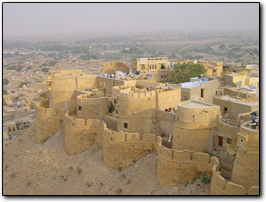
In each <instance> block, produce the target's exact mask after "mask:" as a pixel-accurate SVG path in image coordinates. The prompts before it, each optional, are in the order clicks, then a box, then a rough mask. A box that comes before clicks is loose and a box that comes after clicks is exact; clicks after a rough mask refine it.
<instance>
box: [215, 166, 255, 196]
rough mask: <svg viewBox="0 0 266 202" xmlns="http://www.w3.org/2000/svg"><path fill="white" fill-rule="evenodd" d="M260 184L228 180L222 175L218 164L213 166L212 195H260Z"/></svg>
mask: <svg viewBox="0 0 266 202" xmlns="http://www.w3.org/2000/svg"><path fill="white" fill-rule="evenodd" d="M259 190H260V188H259V186H251V187H250V188H249V189H245V187H244V186H242V185H240V184H236V183H233V182H230V181H227V180H226V179H224V178H223V177H222V176H221V173H220V172H219V168H218V166H216V165H214V166H213V171H212V179H211V191H210V195H259Z"/></svg>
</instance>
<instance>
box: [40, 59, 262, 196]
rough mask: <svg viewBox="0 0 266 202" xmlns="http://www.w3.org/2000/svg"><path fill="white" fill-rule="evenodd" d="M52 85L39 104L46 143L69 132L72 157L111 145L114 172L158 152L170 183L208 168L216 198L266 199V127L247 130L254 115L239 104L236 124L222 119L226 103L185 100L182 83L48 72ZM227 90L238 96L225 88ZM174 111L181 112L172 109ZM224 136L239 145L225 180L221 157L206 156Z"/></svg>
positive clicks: (161, 173) (107, 152) (108, 156)
mask: <svg viewBox="0 0 266 202" xmlns="http://www.w3.org/2000/svg"><path fill="white" fill-rule="evenodd" d="M162 59H163V58H162ZM148 61H152V58H150V60H148ZM112 65H115V64H112ZM140 65H142V64H140ZM149 65H152V64H149ZM217 65H218V64H217ZM139 67H140V68H142V66H139ZM144 67H145V68H148V66H147V67H146V66H145V65H144ZM151 67H153V66H151ZM160 68H162V66H160ZM109 70H110V69H109ZM161 70H163V69H160V71H161ZM213 70H215V67H213V68H212V71H213ZM217 71H218V70H217ZM217 71H216V72H217ZM213 73H214V72H212V74H213ZM218 73H219V72H218ZM47 88H48V91H46V92H45V93H43V94H41V95H40V98H39V103H38V104H37V105H36V118H37V121H36V127H37V141H38V143H44V142H45V141H46V140H47V139H48V138H50V137H52V136H53V135H55V134H56V133H57V132H58V131H59V130H62V131H63V132H64V141H65V142H64V143H65V149H66V152H67V154H68V155H77V154H79V153H81V152H84V151H86V150H87V149H89V148H90V147H91V146H93V145H94V144H98V145H99V146H100V147H101V148H103V160H104V164H105V165H106V166H107V167H109V168H112V169H118V168H119V167H122V168H126V167H129V166H131V165H132V164H133V163H134V162H135V161H137V160H139V159H140V158H142V157H143V156H144V155H145V154H146V153H147V152H157V153H158V160H157V177H158V180H159V182H160V184H161V185H162V186H171V185H173V186H180V185H184V184H185V183H186V182H187V181H191V180H192V179H193V178H194V177H199V175H200V172H202V171H208V172H209V173H210V174H211V176H212V182H211V194H212V195H258V194H259V130H251V129H249V128H247V127H246V126H247V122H245V121H248V120H249V119H250V115H249V114H250V113H239V112H240V111H241V110H239V107H237V106H238V105H235V106H234V105H233V104H232V103H229V102H228V105H226V104H227V102H226V103H225V105H224V106H227V107H228V111H230V113H234V116H235V118H236V125H235V126H233V125H228V124H227V123H224V122H222V121H221V117H220V116H221V110H220V106H217V105H213V104H208V103H204V102H198V101H190V100H189V101H185V102H181V86H179V85H175V87H171V88H170V87H167V85H166V84H162V83H156V82H151V81H149V80H130V81H126V80H120V79H118V80H115V79H112V78H107V77H103V76H96V75H86V74H84V73H83V72H82V71H80V70H73V71H68V70H54V71H50V75H48V79H47ZM225 93H226V94H234V93H235V92H233V91H232V92H231V91H229V90H228V91H227V90H226V89H225ZM243 96H244V95H243ZM214 101H215V102H217V103H218V102H225V101H224V100H221V99H218V98H217V99H214ZM110 102H112V103H113V105H114V106H115V111H114V112H112V113H109V111H108V108H107V104H108V103H110ZM221 106H222V105H221ZM251 106H253V105H252V104H251ZM254 106H255V105H254ZM169 107H171V108H174V107H175V108H177V111H176V112H165V111H164V110H165V109H166V108H167V109H168V108H169ZM250 109H251V108H249V109H247V110H246V111H249V110H250ZM252 109H254V110H258V107H257V106H255V107H253V108H252ZM249 121H250V120H249ZM243 122H244V123H243ZM241 124H242V125H241ZM107 125H108V127H107ZM239 126H240V127H239ZM154 129H160V130H161V131H163V132H164V133H165V134H167V135H170V134H171V135H173V140H172V149H169V148H166V147H164V146H163V145H162V137H160V136H156V135H155V134H154ZM118 131H119V132H118ZM217 136H221V137H223V138H224V139H225V138H231V139H232V142H231V147H232V148H237V154H236V159H235V162H234V166H233V171H232V176H231V181H227V180H225V179H224V178H223V177H222V176H221V173H220V162H219V160H218V158H217V157H215V156H212V157H210V156H209V154H207V153H204V152H208V151H209V149H210V148H211V147H213V146H217V145H216V144H215V142H217V140H216V139H217ZM224 141H225V140H224ZM221 163H222V162H221Z"/></svg>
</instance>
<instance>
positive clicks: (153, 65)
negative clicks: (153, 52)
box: [132, 57, 171, 82]
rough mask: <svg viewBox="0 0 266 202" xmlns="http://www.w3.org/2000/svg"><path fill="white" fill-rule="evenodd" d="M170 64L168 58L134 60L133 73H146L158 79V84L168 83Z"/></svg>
mask: <svg viewBox="0 0 266 202" xmlns="http://www.w3.org/2000/svg"><path fill="white" fill-rule="evenodd" d="M169 67H170V62H169V61H168V58H167V57H154V58H134V59H133V63H132V72H133V73H135V72H137V71H138V72H139V73H146V74H149V75H150V76H152V77H154V78H155V79H156V82H166V81H168V79H169V72H170V69H171V68H169Z"/></svg>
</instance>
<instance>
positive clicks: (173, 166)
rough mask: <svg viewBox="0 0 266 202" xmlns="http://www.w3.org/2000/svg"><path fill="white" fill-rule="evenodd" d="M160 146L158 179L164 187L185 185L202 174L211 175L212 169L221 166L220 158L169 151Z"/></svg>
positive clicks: (204, 154)
mask: <svg viewBox="0 0 266 202" xmlns="http://www.w3.org/2000/svg"><path fill="white" fill-rule="evenodd" d="M159 139H160V138H159ZM158 144H159V146H158V147H159V149H158V163H157V177H158V180H159V182H160V184H161V185H162V186H170V185H173V186H180V185H184V184H185V183H186V182H187V181H191V180H192V179H193V178H194V177H199V175H200V172H202V171H203V172H206V171H208V172H209V173H210V174H211V173H212V167H213V166H214V165H217V166H219V160H218V158H217V157H214V156H213V157H210V156H209V154H207V153H201V152H190V151H181V150H174V149H168V148H166V147H163V146H162V144H161V143H160V142H158Z"/></svg>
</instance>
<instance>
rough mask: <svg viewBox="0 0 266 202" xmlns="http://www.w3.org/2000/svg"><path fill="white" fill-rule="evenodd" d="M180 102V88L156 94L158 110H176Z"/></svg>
mask: <svg viewBox="0 0 266 202" xmlns="http://www.w3.org/2000/svg"><path fill="white" fill-rule="evenodd" d="M180 102H181V87H180V88H177V89H175V90H169V91H162V92H158V110H163V111H164V110H165V109H169V107H171V108H173V107H175V108H177V105H178V104H179V103H180Z"/></svg>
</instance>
